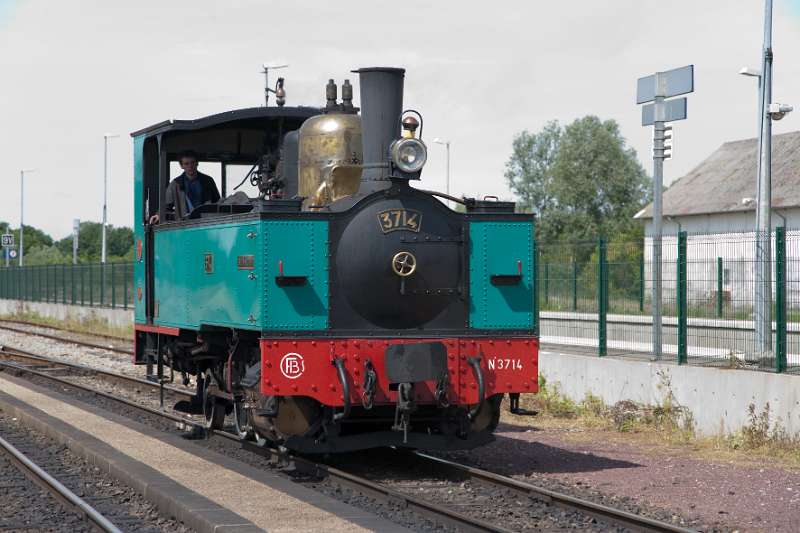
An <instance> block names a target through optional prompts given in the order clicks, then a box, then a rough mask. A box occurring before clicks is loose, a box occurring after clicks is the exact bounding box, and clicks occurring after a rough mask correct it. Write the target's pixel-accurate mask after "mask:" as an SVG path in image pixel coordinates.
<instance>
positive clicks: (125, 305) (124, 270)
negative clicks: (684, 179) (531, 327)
mask: <svg viewBox="0 0 800 533" xmlns="http://www.w3.org/2000/svg"><path fill="white" fill-rule="evenodd" d="M124 265H125V266H124V267H123V268H122V279H123V281H124V283H123V284H122V286H123V287H125V289H124V290H125V299H124V300H123V303H122V308H123V309H127V308H128V263H124ZM534 272H536V271H534ZM533 277H534V278H535V277H536V276H535V275H534V276H533Z"/></svg>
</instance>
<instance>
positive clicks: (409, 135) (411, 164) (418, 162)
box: [389, 110, 428, 179]
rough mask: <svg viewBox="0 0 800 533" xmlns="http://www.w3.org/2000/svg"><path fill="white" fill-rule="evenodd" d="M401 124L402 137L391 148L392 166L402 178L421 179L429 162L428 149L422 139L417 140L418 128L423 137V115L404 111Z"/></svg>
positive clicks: (412, 111)
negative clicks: (423, 168) (421, 173)
mask: <svg viewBox="0 0 800 533" xmlns="http://www.w3.org/2000/svg"><path fill="white" fill-rule="evenodd" d="M413 115H416V116H417V117H419V118H418V119H417V118H415V117H414V116H413ZM400 124H401V125H402V126H403V133H402V137H401V138H400V139H397V140H396V141H394V142H393V143H392V145H391V146H390V147H389V153H390V154H391V157H392V165H393V166H394V168H395V169H396V170H399V171H400V173H402V174H403V176H402V177H405V178H407V179H419V173H420V172H421V171H422V167H423V166H425V163H426V161H427V160H428V147H427V146H425V143H424V142H422V139H421V138H420V139H417V138H416V132H417V128H419V132H420V137H422V115H420V114H419V113H418V112H417V111H414V110H407V111H403V113H401V115H400Z"/></svg>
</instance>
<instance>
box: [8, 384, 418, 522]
mask: <svg viewBox="0 0 800 533" xmlns="http://www.w3.org/2000/svg"><path fill="white" fill-rule="evenodd" d="M0 409H2V410H3V411H5V412H7V413H9V414H11V415H12V416H15V417H17V418H19V419H20V420H21V421H22V422H23V423H24V424H25V425H28V426H30V427H32V428H34V429H36V430H38V431H40V432H42V433H44V434H46V435H47V436H49V437H50V438H53V439H55V440H56V441H58V442H60V443H62V444H64V445H65V446H67V447H68V448H69V449H70V450H71V451H73V452H74V453H76V454H77V455H78V456H80V457H82V458H84V459H85V460H87V461H89V462H90V463H92V464H94V465H96V466H97V467H99V468H100V469H101V470H102V471H105V472H108V473H109V474H110V475H111V476H113V477H115V478H117V479H118V480H120V482H122V483H124V484H126V485H128V486H130V487H131V488H133V489H134V490H136V491H137V492H139V493H141V494H142V495H143V496H144V497H145V498H146V499H148V500H149V501H151V502H153V503H154V504H155V505H156V506H157V507H158V508H159V510H160V511H161V512H162V513H164V514H165V515H168V516H172V517H174V518H175V519H177V520H180V521H182V522H183V523H185V524H186V525H187V526H189V527H191V528H193V529H195V530H196V531H200V532H220V531H226V532H239V533H244V532H250V531H264V530H268V531H287V532H288V531H309V532H311V531H348V532H349V531H369V530H373V531H398V532H399V531H407V530H406V529H404V528H402V527H400V526H398V525H396V524H394V523H392V522H389V521H387V520H384V519H382V518H380V517H377V516H375V515H373V514H371V513H369V512H367V511H364V510H361V509H357V508H355V507H352V506H350V505H347V504H345V503H342V502H340V501H337V500H334V499H332V498H329V497H327V496H325V495H323V494H321V493H319V492H317V491H314V490H312V489H310V488H308V487H304V486H302V485H298V484H297V483H293V482H292V481H290V480H288V479H285V478H282V477H280V476H277V475H275V474H273V473H271V472H268V471H265V470H260V469H257V468H255V467H252V466H249V465H246V464H244V463H242V462H240V461H237V460H235V459H232V458H230V457H226V456H223V455H221V454H219V453H216V452H214V451H212V450H209V449H207V448H204V447H202V446H199V445H198V444H196V443H194V442H191V441H187V440H185V439H182V438H181V437H180V436H179V435H176V434H169V433H164V432H161V431H158V430H156V429H153V428H150V427H147V426H145V425H143V424H141V423H139V422H134V421H132V420H130V419H127V418H124V417H122V416H119V415H116V414H113V413H110V412H106V411H102V410H99V409H97V408H95V407H92V406H89V405H87V404H84V403H82V402H80V401H78V400H76V399H74V398H70V397H68V396H65V395H62V394H60V393H57V392H55V391H52V390H49V389H45V388H42V387H38V386H36V385H32V384H30V383H28V382H25V381H24V380H21V379H16V378H13V377H11V376H8V375H5V374H0Z"/></svg>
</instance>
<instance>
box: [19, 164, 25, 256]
mask: <svg viewBox="0 0 800 533" xmlns="http://www.w3.org/2000/svg"><path fill="white" fill-rule="evenodd" d="M24 231H25V171H24V170H20V171H19V266H22V265H23V264H24V262H23V259H22V256H23V255H24V250H25V246H24V244H25V237H24V236H23V235H24Z"/></svg>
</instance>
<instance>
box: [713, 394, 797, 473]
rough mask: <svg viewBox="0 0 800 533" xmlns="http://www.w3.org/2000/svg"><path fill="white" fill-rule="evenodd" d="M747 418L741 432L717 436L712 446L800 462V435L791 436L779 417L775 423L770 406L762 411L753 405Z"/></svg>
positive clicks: (767, 405)
mask: <svg viewBox="0 0 800 533" xmlns="http://www.w3.org/2000/svg"><path fill="white" fill-rule="evenodd" d="M747 417H748V422H747V424H746V425H744V426H743V427H742V429H741V430H739V431H737V432H735V433H730V434H728V435H723V436H720V437H717V438H715V439H713V440H712V442H713V444H714V445H715V446H716V447H717V448H718V449H720V448H721V449H725V450H728V451H742V452H746V453H747V454H750V455H759V456H768V457H771V458H776V459H783V460H788V461H790V462H792V463H800V436H798V435H790V434H789V433H788V432H787V431H786V428H785V427H784V425H783V421H782V420H781V419H780V417H777V418H775V419H774V420H773V416H772V412H771V409H770V405H769V403H766V404H765V405H764V408H763V409H762V410H761V411H760V412H759V411H757V410H756V406H755V405H754V404H752V403H751V404H750V405H749V406H748V409H747Z"/></svg>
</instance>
